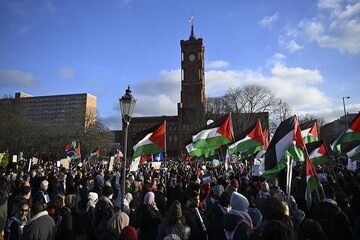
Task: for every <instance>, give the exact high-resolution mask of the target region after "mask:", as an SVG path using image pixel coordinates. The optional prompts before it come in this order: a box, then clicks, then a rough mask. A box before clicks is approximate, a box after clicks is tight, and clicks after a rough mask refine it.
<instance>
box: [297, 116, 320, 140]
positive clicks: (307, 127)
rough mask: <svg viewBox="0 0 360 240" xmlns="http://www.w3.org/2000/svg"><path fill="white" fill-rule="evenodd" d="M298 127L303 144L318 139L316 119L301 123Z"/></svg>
mask: <svg viewBox="0 0 360 240" xmlns="http://www.w3.org/2000/svg"><path fill="white" fill-rule="evenodd" d="M300 129H301V135H302V136H303V139H304V143H305V144H308V143H311V142H316V141H319V127H318V124H317V120H316V119H315V120H311V121H309V122H305V123H302V124H301V125H300Z"/></svg>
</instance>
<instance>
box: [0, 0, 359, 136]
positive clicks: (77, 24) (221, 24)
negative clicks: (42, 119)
mask: <svg viewBox="0 0 360 240" xmlns="http://www.w3.org/2000/svg"><path fill="white" fill-rule="evenodd" d="M191 16H193V17H194V21H193V24H194V30H195V35H196V37H201V38H203V40H204V45H205V87H206V90H205V91H206V95H207V96H209V97H216V96H223V95H224V94H225V92H226V91H227V90H229V89H234V88H237V87H241V86H244V85H246V84H259V85H262V86H265V87H268V88H269V89H270V90H271V91H272V92H273V93H274V94H275V95H276V96H278V97H280V98H282V99H283V100H285V101H286V102H287V103H288V104H289V105H290V106H291V107H292V109H293V113H294V114H297V115H304V114H311V115H315V116H318V117H323V118H325V120H327V121H333V120H335V119H338V118H339V117H340V116H342V115H344V108H343V103H344V102H345V106H346V111H347V112H349V113H357V112H359V111H360V0H317V1H314V0H302V1H287V0H272V1H268V0H258V1H249V0H227V1H223V0H213V1H208V0H197V1H192V0H181V1H180V0H178V1H176V0H174V1H169V0H107V1H100V0H76V1H74V0H61V1H56V0H38V1H26V0H0V97H4V96H14V94H15V92H25V93H28V94H30V95H33V96H44V95H59V94H75V93H90V94H92V95H94V96H96V97H97V111H98V113H99V117H100V119H101V121H102V122H103V123H104V124H105V125H106V126H107V127H109V128H110V129H111V130H120V129H121V117H120V115H121V114H120V108H119V98H121V96H123V95H124V93H125V89H126V88H127V87H128V85H130V86H131V90H132V94H133V96H134V97H135V98H136V99H137V104H136V106H135V111H134V115H133V116H158V115H176V114H177V103H178V102H179V101H180V87H181V85H180V84H181V75H180V67H181V62H180V61H181V49H180V40H182V39H184V40H186V39H188V38H189V35H190V30H191V25H190V23H189V18H190V17H191ZM343 97H350V98H349V99H347V98H345V99H344V98H343ZM343 100H344V102H343Z"/></svg>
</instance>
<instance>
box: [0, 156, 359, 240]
mask: <svg viewBox="0 0 360 240" xmlns="http://www.w3.org/2000/svg"><path fill="white" fill-rule="evenodd" d="M331 165H332V166H331V167H324V168H322V169H321V174H319V178H320V180H321V183H322V189H321V191H320V190H319V192H321V193H322V194H319V195H318V196H319V198H316V197H314V198H313V199H314V202H313V203H312V204H311V208H308V207H307V204H306V202H305V200H304V188H305V179H304V175H303V174H302V171H301V167H300V168H299V169H295V170H294V174H293V184H292V191H291V194H286V193H284V191H283V189H284V188H283V181H282V180H281V177H272V178H269V179H262V178H261V177H258V176H252V174H251V164H249V165H246V166H244V164H242V163H240V162H237V163H232V168H231V170H227V171H226V170H225V166H224V164H223V163H220V164H218V165H216V166H215V165H214V164H213V163H212V162H205V161H194V162H179V161H167V162H165V163H163V164H162V167H161V168H159V169H155V168H153V167H151V165H150V164H144V165H142V166H140V167H139V169H138V171H136V172H127V175H126V181H125V184H122V182H121V180H122V176H121V166H120V165H115V166H114V168H113V170H112V171H109V170H108V168H107V167H106V166H104V165H98V164H90V165H88V166H87V167H84V166H79V165H78V166H75V167H71V168H70V169H65V168H61V167H60V168H57V167H56V166H54V165H52V164H50V163H38V164H36V165H33V166H32V168H31V169H30V171H29V172H26V171H24V169H22V168H21V166H14V167H13V168H10V167H8V168H4V169H1V180H0V232H1V234H0V239H5V240H15V239H17V240H18V239H23V240H35V239H36V240H54V239H56V240H58V239H64V240H67V239H69V240H70V239H76V240H100V239H104V240H107V239H109V240H112V239H117V240H124V239H126V240H136V239H139V240H160V239H165V240H171V239H174V240H223V239H224V240H225V239H227V240H230V239H232V240H237V239H249V240H250V239H253V240H260V239H261V240H263V239H280V240H281V239H299V240H305V239H316V240H322V239H349V240H350V239H360V184H359V180H360V178H359V177H360V174H359V172H349V171H348V170H347V169H346V168H344V167H343V165H342V164H341V162H336V163H331ZM319 173H320V172H319ZM123 185H125V191H124V192H125V196H122V192H123V191H122V189H121V187H122V186H123ZM316 199H317V201H316Z"/></svg>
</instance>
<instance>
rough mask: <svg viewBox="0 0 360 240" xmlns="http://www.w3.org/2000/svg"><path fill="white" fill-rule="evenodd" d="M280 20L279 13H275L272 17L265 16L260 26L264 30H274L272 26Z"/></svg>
mask: <svg viewBox="0 0 360 240" xmlns="http://www.w3.org/2000/svg"><path fill="white" fill-rule="evenodd" d="M278 19H279V14H278V13H275V14H274V15H272V16H264V17H263V18H262V19H261V20H260V22H259V24H260V26H262V27H264V28H268V29H270V28H272V26H273V25H274V23H275V22H276V21H277V20H278Z"/></svg>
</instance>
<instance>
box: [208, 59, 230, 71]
mask: <svg viewBox="0 0 360 240" xmlns="http://www.w3.org/2000/svg"><path fill="white" fill-rule="evenodd" d="M229 66H230V64H229V62H226V61H224V60H217V61H212V62H208V63H206V67H207V68H208V69H222V68H226V67H229Z"/></svg>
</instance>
